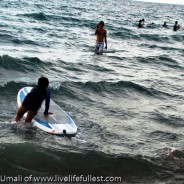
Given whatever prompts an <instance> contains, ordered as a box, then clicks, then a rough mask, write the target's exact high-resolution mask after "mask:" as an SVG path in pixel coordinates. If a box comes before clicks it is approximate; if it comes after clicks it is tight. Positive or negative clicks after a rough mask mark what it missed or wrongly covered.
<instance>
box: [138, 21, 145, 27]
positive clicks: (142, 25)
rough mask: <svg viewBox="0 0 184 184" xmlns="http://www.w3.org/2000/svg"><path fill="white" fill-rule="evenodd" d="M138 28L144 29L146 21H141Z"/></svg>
mask: <svg viewBox="0 0 184 184" xmlns="http://www.w3.org/2000/svg"><path fill="white" fill-rule="evenodd" d="M137 27H138V28H143V27H144V19H140V20H139V23H138V26H137Z"/></svg>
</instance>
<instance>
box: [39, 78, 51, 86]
mask: <svg viewBox="0 0 184 184" xmlns="http://www.w3.org/2000/svg"><path fill="white" fill-rule="evenodd" d="M38 86H39V87H41V88H47V87H48V86H49V80H48V79H47V78H46V77H40V78H39V79H38Z"/></svg>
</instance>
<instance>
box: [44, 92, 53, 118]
mask: <svg viewBox="0 0 184 184" xmlns="http://www.w3.org/2000/svg"><path fill="white" fill-rule="evenodd" d="M50 96H51V94H50V90H49V89H47V98H46V99H45V111H44V114H45V115H47V114H49V112H48V111H49V106H50Z"/></svg>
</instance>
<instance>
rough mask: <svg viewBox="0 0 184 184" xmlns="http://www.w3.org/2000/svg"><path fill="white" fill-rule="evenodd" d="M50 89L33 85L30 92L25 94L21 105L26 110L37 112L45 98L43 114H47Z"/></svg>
mask: <svg viewBox="0 0 184 184" xmlns="http://www.w3.org/2000/svg"><path fill="white" fill-rule="evenodd" d="M50 96H51V93H50V90H49V89H48V88H47V89H46V88H41V87H39V86H36V87H34V88H33V89H32V90H31V92H30V93H28V94H27V96H26V97H25V99H24V101H23V102H22V106H23V107H25V108H26V109H27V110H31V111H33V112H35V113H36V114H37V111H38V110H39V108H40V107H41V105H42V102H43V101H44V100H45V111H44V114H48V110H49V105H50Z"/></svg>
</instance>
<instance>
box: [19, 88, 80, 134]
mask: <svg viewBox="0 0 184 184" xmlns="http://www.w3.org/2000/svg"><path fill="white" fill-rule="evenodd" d="M31 89H32V87H24V88H22V89H20V90H19V92H18V95H17V105H18V107H20V106H21V104H22V102H23V100H24V98H25V97H26V95H27V94H28V93H29V92H30V91H31ZM44 110H45V102H43V104H42V106H41V108H40V109H39V111H38V114H37V115H36V116H35V118H34V119H33V120H32V123H33V126H36V127H38V128H39V129H41V130H43V131H45V132H48V133H51V134H57V135H75V134H76V133H77V126H76V125H75V122H74V121H73V120H72V118H71V117H70V116H69V115H68V114H67V113H66V112H65V111H64V110H63V109H62V108H61V107H59V106H58V105H57V104H56V103H55V102H54V101H53V100H50V108H49V111H50V112H53V114H52V115H47V116H45V115H44V114H43V112H44ZM26 115H27V113H25V114H24V118H25V117H26Z"/></svg>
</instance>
